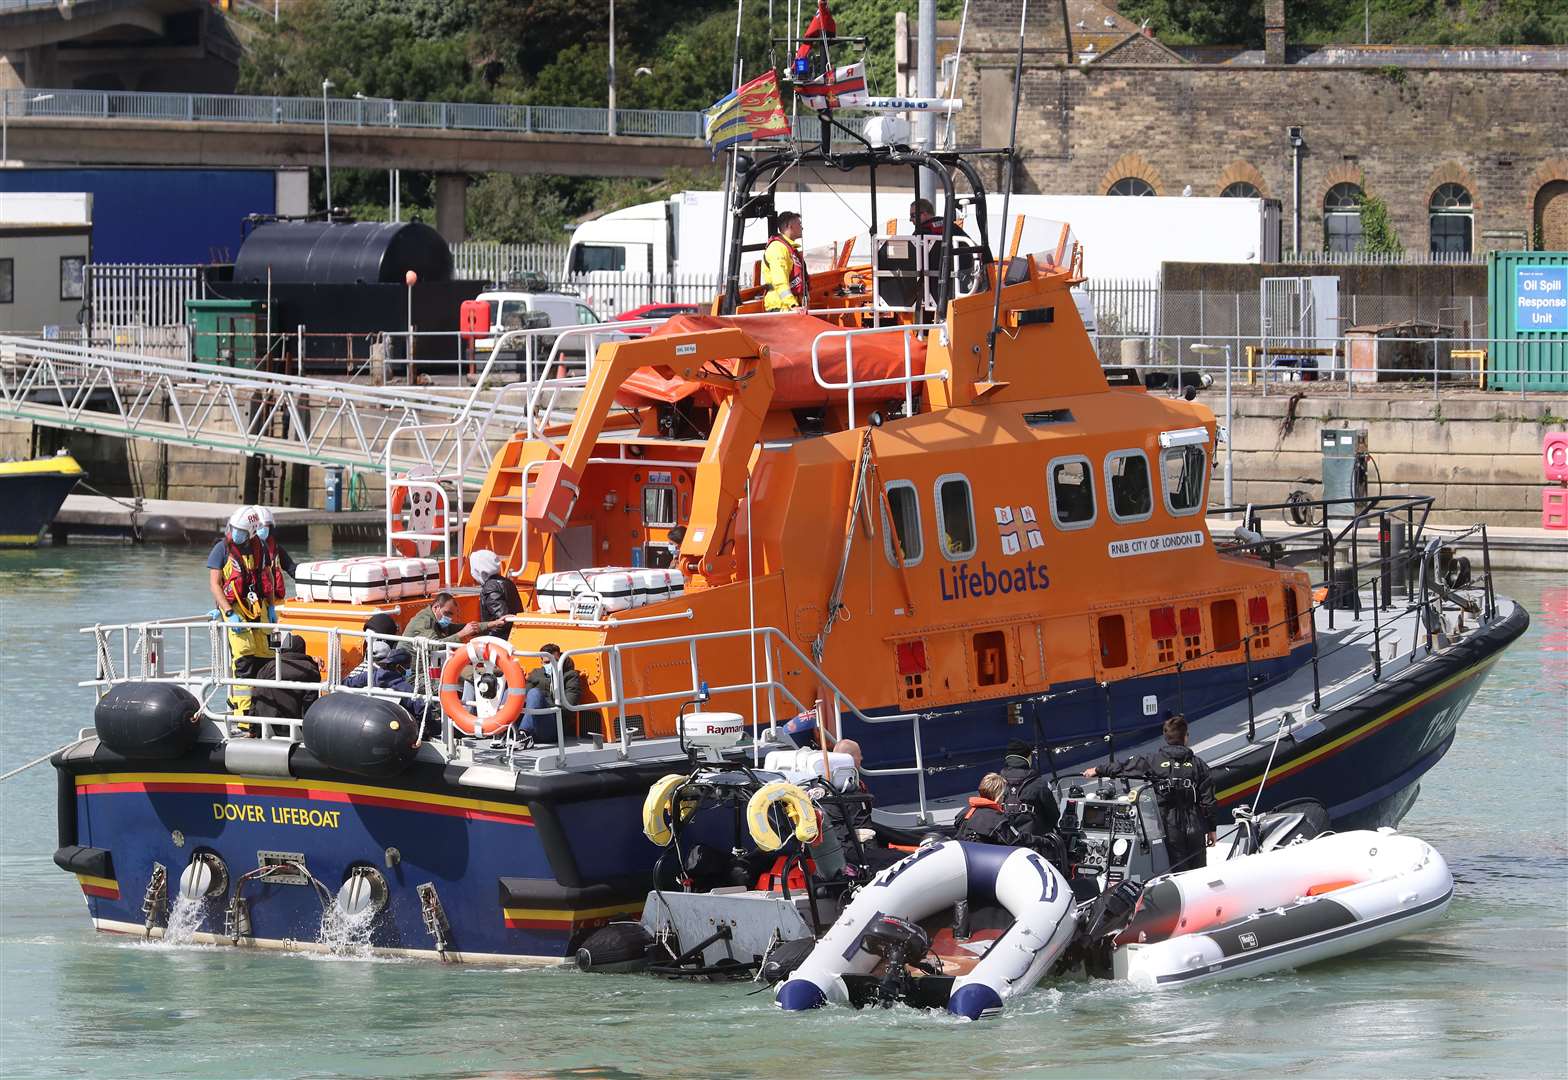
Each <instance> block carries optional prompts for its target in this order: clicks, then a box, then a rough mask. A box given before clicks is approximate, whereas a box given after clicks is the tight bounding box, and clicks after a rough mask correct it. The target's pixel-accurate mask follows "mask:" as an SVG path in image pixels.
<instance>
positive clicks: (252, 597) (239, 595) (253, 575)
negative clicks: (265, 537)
mask: <svg viewBox="0 0 1568 1080" xmlns="http://www.w3.org/2000/svg"><path fill="white" fill-rule="evenodd" d="M223 550H224V553H225V556H226V557H225V558H224V560H223V569H222V570H220V571H218V579H219V581H220V582H221V583H222V586H223V596H224V599H226V600H227V601H228V602H229V603H231V604H233V605H234V607H235V608H236V609H237V610H238V611H239V613H240V615H241V616H242V617H243V618H244V620H245V621H246V622H260V621H261V616H262V613H263V610H264V608H263V601H264V600H265V599H266V598H267V589H266V586H265V585H264V584H263V581H262V576H263V575H262V553H261V544H260V542H259V541H257V540H254V539H252V540H247V541H246V542H245V546H244V547H240V546H238V545H236V544H235V543H234V541H233V540H230V539H229V538H228V537H224V541H223Z"/></svg>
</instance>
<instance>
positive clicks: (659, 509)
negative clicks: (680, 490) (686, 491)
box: [642, 484, 677, 529]
mask: <svg viewBox="0 0 1568 1080" xmlns="http://www.w3.org/2000/svg"><path fill="white" fill-rule="evenodd" d="M642 523H643V525H645V526H648V527H651V528H655V529H668V528H670V527H672V526H674V525H675V524H676V523H677V520H676V512H675V488H674V486H673V485H670V484H649V485H648V486H647V487H645V488H643V489H642Z"/></svg>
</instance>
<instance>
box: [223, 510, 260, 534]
mask: <svg viewBox="0 0 1568 1080" xmlns="http://www.w3.org/2000/svg"><path fill="white" fill-rule="evenodd" d="M260 526H261V515H260V514H258V513H256V508H255V507H254V506H242V507H240V508H239V509H238V510H236V511H234V513H232V514H230V515H229V531H230V532H233V531H236V530H238V531H240V532H243V533H245V534H247V535H250V536H253V535H255V532H256V530H257V529H258V528H259V527H260Z"/></svg>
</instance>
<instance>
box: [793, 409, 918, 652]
mask: <svg viewBox="0 0 1568 1080" xmlns="http://www.w3.org/2000/svg"><path fill="white" fill-rule="evenodd" d="M874 431H876V427H875V426H868V427H867V428H866V433H865V435H864V436H863V437H862V438H861V440H860V459H859V461H858V462H857V463H856V465H855V477H854V480H853V489H852V490H853V494H852V495H851V497H850V500H849V515H848V517H847V518H846V519H845V521H844V550H843V552H842V554H841V555H840V556H839V561H838V576H837V577H835V578H834V579H833V592H832V593H831V594H830V595H829V596H828V611H827V615H826V616H825V617H824V618H823V620H822V629H820V630H818V631H817V636H816V637H815V638H813V639H812V642H811V659H812V662H813V663H815V664H816V665H817V666H818V667H820V666H821V665H822V654H823V653H824V652H825V651H826V650H827V643H828V633H829V632H830V631H832V629H833V624H834V623H835V622H838V621H839V620H841V619H844V620H847V619H848V618H849V609H848V608H847V607H845V605H844V583H845V580H846V579H847V578H848V576H849V557H850V554H851V553H852V552H853V550H854V547H855V519H856V518H861V519H863V521H864V523H865V529H866V535H867V537H872V536H875V535H876V513H875V511H873V510H872V508H871V503H870V501H868V499H867V492H868V491H869V490H873V489H874V491H875V494H874V495H872V496H871V497H872V498H874V499H875V500H876V502H877V505H878V507H880V509H881V511H882V517H883V518H884V520H885V521H887V522H888V527H889V528H892V524H891V523H892V520H893V518H892V514H891V512H890V511H889V508H888V505H887V489H886V488H885V487H884V486H883V484H882V474H881V471H880V470H879V469H878V468H877V455H876V449H875V448H874V447H873V446H872V444H871V435H872V433H873V432H874ZM892 548H893V550H894V552H896V553H897V555H898V574H899V584H900V586H901V587H902V589H903V592H904V611H905V612H907V613H909V614H914V610H915V601H914V595H913V594H912V593H911V592H910V589H909V577H908V574H907V573H906V572H905V566H904V553H903V548H902V546H901V545H900V543H899V541H898V535H897V533H896V532H895V533H893V535H892Z"/></svg>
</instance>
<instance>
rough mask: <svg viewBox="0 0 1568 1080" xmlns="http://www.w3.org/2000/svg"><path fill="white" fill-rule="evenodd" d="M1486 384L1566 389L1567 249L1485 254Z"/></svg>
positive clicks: (1513, 387)
mask: <svg viewBox="0 0 1568 1080" xmlns="http://www.w3.org/2000/svg"><path fill="white" fill-rule="evenodd" d="M1486 293H1487V301H1488V304H1487V307H1488V314H1487V323H1486V336H1487V337H1489V338H1491V339H1492V340H1491V341H1490V342H1489V343H1488V346H1489V347H1488V350H1487V358H1486V370H1487V378H1486V385H1487V386H1489V387H1492V388H1495V389H1498V390H1568V251H1494V252H1492V253H1491V254H1489V255H1487V257H1486Z"/></svg>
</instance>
